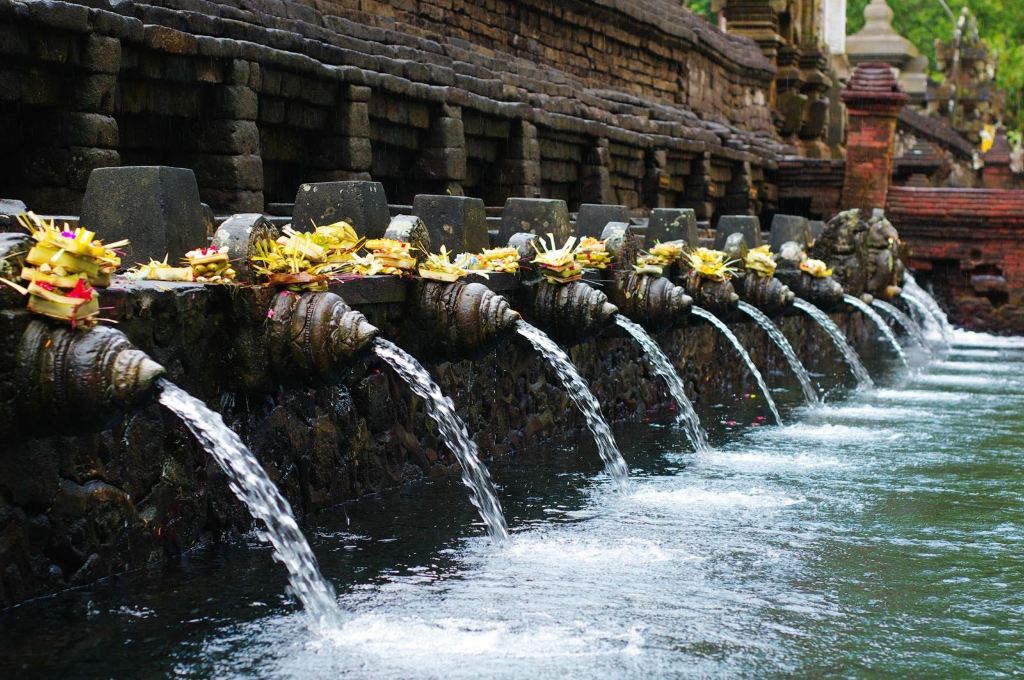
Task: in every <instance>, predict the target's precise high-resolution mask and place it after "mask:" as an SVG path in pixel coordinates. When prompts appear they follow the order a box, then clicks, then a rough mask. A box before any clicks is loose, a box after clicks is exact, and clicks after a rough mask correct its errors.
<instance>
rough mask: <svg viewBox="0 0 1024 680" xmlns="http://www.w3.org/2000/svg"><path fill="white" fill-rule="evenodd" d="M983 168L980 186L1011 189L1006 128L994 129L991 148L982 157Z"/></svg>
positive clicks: (1011, 180) (1011, 175)
mask: <svg viewBox="0 0 1024 680" xmlns="http://www.w3.org/2000/svg"><path fill="white" fill-rule="evenodd" d="M983 159H984V161H985V166H984V167H983V168H982V169H981V184H982V186H983V187H984V188H986V189H1012V188H1013V185H1014V181H1013V172H1011V171H1010V143H1009V141H1007V139H1006V128H1005V127H1003V126H1002V125H1000V126H999V127H997V128H996V138H995V141H994V142H993V143H992V148H991V149H989V150H988V153H986V154H985V155H984V156H983Z"/></svg>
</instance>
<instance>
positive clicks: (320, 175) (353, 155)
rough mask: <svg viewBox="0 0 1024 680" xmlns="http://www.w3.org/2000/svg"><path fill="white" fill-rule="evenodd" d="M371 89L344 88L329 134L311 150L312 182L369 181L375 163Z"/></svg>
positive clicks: (331, 120)
mask: <svg viewBox="0 0 1024 680" xmlns="http://www.w3.org/2000/svg"><path fill="white" fill-rule="evenodd" d="M369 102H370V88H368V87H365V86H363V85H342V87H341V92H340V93H339V96H338V103H337V106H336V107H335V110H334V113H333V115H332V116H331V118H330V120H329V121H328V123H327V134H326V135H324V137H323V138H322V139H320V140H318V142H317V145H316V147H315V148H313V149H311V150H310V165H311V166H312V168H311V172H310V178H309V179H310V180H312V181H314V182H344V181H369V180H370V166H371V165H372V163H373V149H372V147H371V145H370V104H369Z"/></svg>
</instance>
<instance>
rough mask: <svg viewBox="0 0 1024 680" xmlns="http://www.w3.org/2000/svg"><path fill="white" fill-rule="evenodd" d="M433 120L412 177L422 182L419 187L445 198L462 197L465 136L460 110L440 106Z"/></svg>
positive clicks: (455, 107)
mask: <svg viewBox="0 0 1024 680" xmlns="http://www.w3.org/2000/svg"><path fill="white" fill-rule="evenodd" d="M439 113H440V115H436V116H433V118H432V120H431V121H430V128H429V129H428V130H427V132H426V134H425V136H424V137H423V140H422V141H423V146H422V148H421V149H420V152H419V154H418V155H417V157H416V163H415V168H414V171H415V174H416V176H417V177H419V178H420V179H422V180H425V181H426V186H424V187H421V188H424V189H427V190H428V191H432V192H436V193H439V194H447V195H449V196H462V195H463V190H462V182H463V180H465V179H466V133H465V131H464V129H463V125H462V108H461V107H459V106H449V105H447V104H445V105H443V106H442V107H441V109H440V112H439Z"/></svg>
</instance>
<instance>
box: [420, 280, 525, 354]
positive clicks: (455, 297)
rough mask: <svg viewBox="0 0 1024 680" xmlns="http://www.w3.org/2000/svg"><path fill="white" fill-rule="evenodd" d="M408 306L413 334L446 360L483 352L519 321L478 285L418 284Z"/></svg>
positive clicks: (502, 301)
mask: <svg viewBox="0 0 1024 680" xmlns="http://www.w3.org/2000/svg"><path fill="white" fill-rule="evenodd" d="M412 304H414V305H415V312H414V315H415V317H416V318H417V319H418V320H419V322H420V323H419V326H418V328H417V330H418V331H419V332H422V333H425V334H426V335H427V338H428V340H427V342H429V343H430V344H431V345H432V347H433V348H436V347H441V348H442V349H443V352H442V353H443V354H445V355H447V356H449V357H463V356H472V355H476V354H480V353H483V352H485V351H487V350H488V349H489V348H490V347H491V346H492V345H493V344H494V342H495V341H497V340H498V339H499V338H500V337H502V336H503V335H504V334H506V333H509V332H511V331H512V328H513V326H514V325H515V322H516V321H518V320H519V312H517V311H515V310H514V309H512V306H511V305H510V304H509V302H508V300H507V299H505V298H504V297H502V296H501V295H498V294H497V293H495V292H493V291H492V290H491V289H489V288H488V287H487V286H485V285H483V284H482V283H466V282H465V281H455V282H453V283H442V282H437V281H422V282H420V283H419V284H418V287H417V290H416V293H415V295H413V297H412Z"/></svg>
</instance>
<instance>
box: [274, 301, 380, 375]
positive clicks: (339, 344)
mask: <svg viewBox="0 0 1024 680" xmlns="http://www.w3.org/2000/svg"><path fill="white" fill-rule="evenodd" d="M267 324H268V328H267V331H266V340H267V352H268V354H269V359H270V363H271V365H272V366H273V367H274V369H275V370H276V371H277V372H278V373H279V374H281V375H294V374H295V373H296V372H298V373H299V374H301V375H304V376H306V377H309V378H321V379H328V378H330V377H331V376H332V375H334V374H335V373H336V372H337V371H338V370H339V369H340V368H342V367H344V366H346V365H348V364H349V363H350V362H351V361H352V359H353V358H355V357H356V356H358V355H359V354H360V353H362V352H363V351H364V350H366V349H367V348H368V347H369V345H370V343H371V342H372V341H373V339H374V338H376V337H377V334H378V332H379V331H378V330H377V328H376V327H375V326H373V325H372V324H370V322H369V321H367V320H366V317H365V316H363V315H362V313H361V312H357V311H355V310H354V309H352V308H351V307H349V306H348V305H347V304H346V303H345V301H344V300H342V299H341V298H340V297H339V296H337V295H335V294H334V293H289V292H282V293H280V294H279V295H277V296H275V297H274V301H273V304H272V306H271V308H270V310H269V312H268V313H267Z"/></svg>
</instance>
